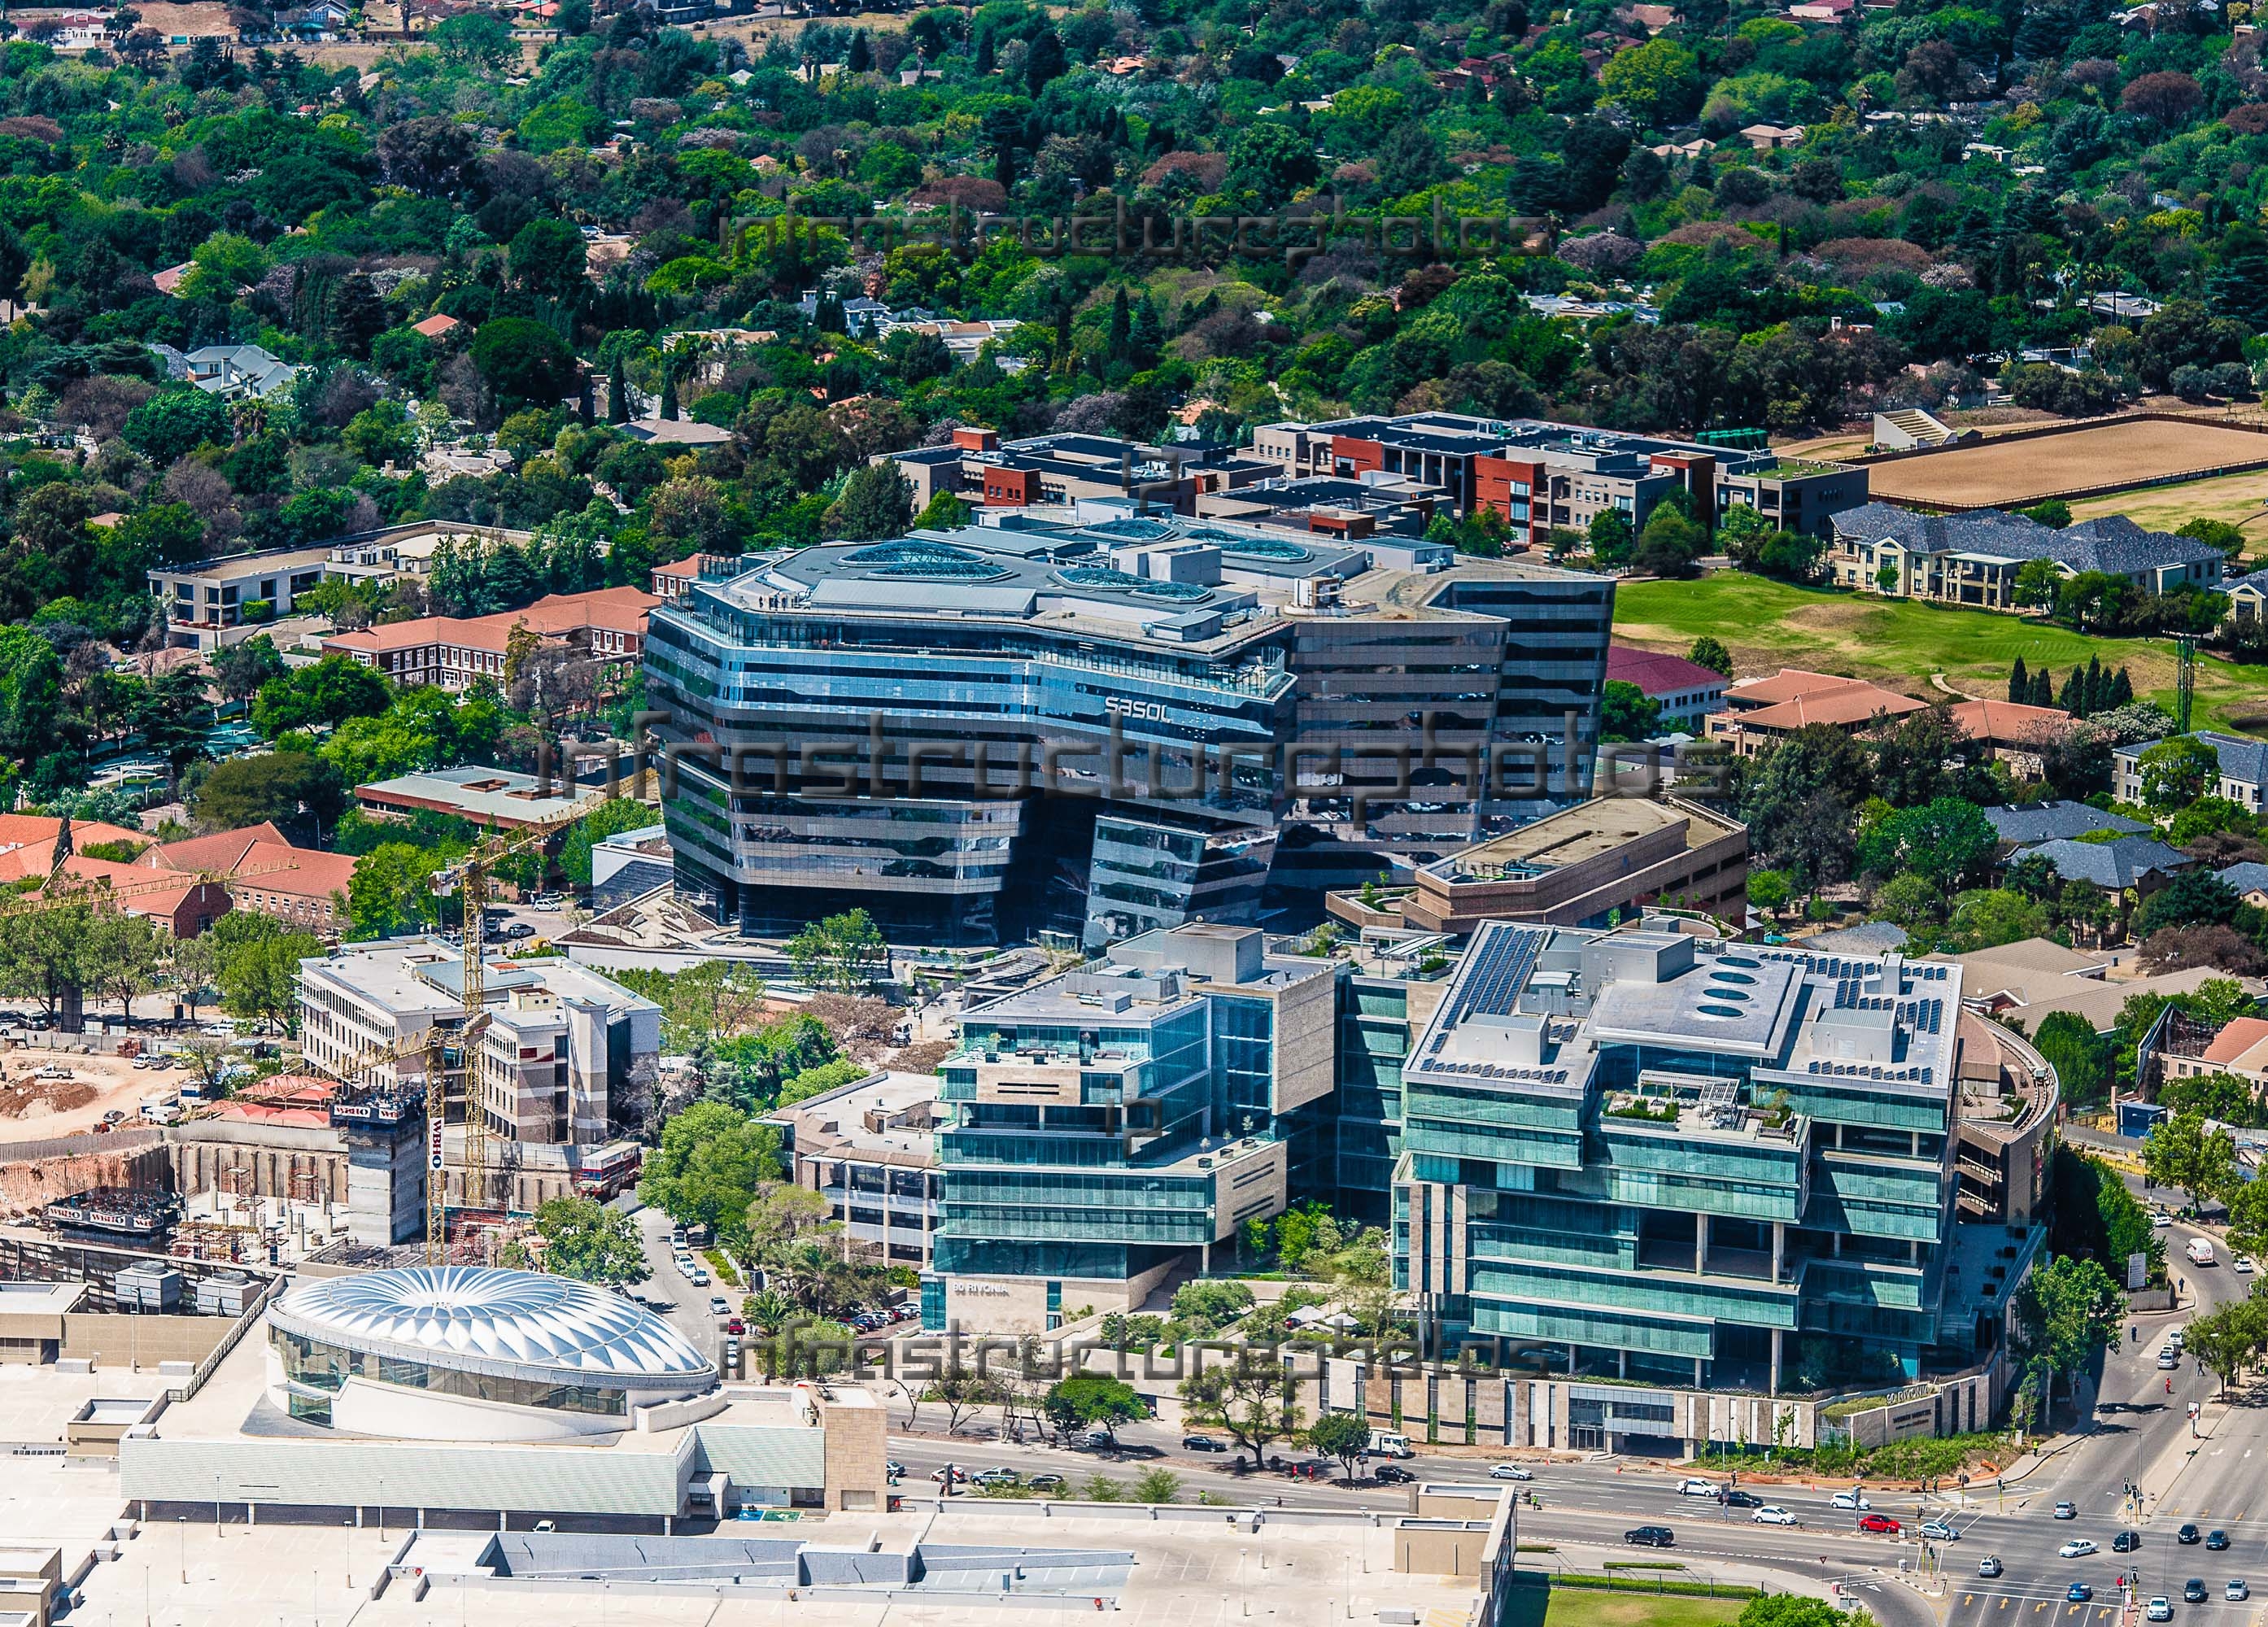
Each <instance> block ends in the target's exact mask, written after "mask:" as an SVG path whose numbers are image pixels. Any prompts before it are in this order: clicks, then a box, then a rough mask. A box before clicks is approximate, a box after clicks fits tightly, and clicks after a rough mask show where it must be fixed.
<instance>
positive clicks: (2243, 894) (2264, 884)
mask: <svg viewBox="0 0 2268 1627" xmlns="http://www.w3.org/2000/svg"><path fill="white" fill-rule="evenodd" d="M2213 880H2216V881H2218V882H2220V884H2221V885H2222V886H2223V887H2228V888H2229V889H2230V890H2231V891H2233V892H2234V893H2235V894H2236V895H2237V897H2239V898H2240V899H2242V900H2243V901H2244V902H2246V903H2248V904H2250V905H2251V906H2252V907H2253V908H2254V909H2268V865H2253V864H2245V865H2230V866H2229V867H2228V869H2226V870H2216V871H2214V872H2213Z"/></svg>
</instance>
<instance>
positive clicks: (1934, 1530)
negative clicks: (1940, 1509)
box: [1921, 1520, 1961, 1542]
mask: <svg viewBox="0 0 2268 1627" xmlns="http://www.w3.org/2000/svg"><path fill="white" fill-rule="evenodd" d="M1921 1534H1922V1535H1924V1536H1926V1537H1927V1538H1928V1539H1929V1540H1930V1541H1931V1542H1959V1541H1960V1540H1961V1528H1960V1527H1959V1526H1957V1525H1955V1524H1954V1523H1953V1522H1952V1521H1950V1520H1924V1521H1922V1527H1921Z"/></svg>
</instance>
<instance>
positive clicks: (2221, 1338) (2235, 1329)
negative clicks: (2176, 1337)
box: [2182, 1238, 2268, 1390]
mask: <svg viewBox="0 0 2268 1627" xmlns="http://www.w3.org/2000/svg"><path fill="white" fill-rule="evenodd" d="M2234 1246H2235V1241H2234V1239H2233V1238H2232V1240H2231V1247H2234ZM2182 1331H2183V1344H2184V1345H2185V1347H2186V1348H2187V1349H2188V1351H2189V1352H2190V1354H2191V1355H2192V1356H2195V1357H2196V1358H2198V1366H2202V1367H2204V1368H2205V1370H2206V1371H2207V1372H2209V1373H2212V1374H2213V1376H2214V1377H2216V1378H2218V1379H2219V1380H2220V1387H2221V1388H2222V1389H2224V1390H2226V1389H2227V1388H2228V1387H2229V1386H2230V1385H2231V1384H2233V1383H2235V1381H2236V1378H2237V1375H2238V1374H2240V1373H2242V1372H2243V1371H2244V1370H2245V1369H2246V1368H2247V1367H2249V1366H2251V1365H2252V1362H2253V1359H2254V1358H2256V1357H2257V1356H2258V1355H2259V1353H2260V1351H2261V1348H2262V1345H2263V1344H2264V1343H2268V1315H2264V1314H2263V1307H2262V1304H2261V1301H2259V1300H2258V1299H2239V1300H2236V1301H2235V1302H2234V1303H2233V1304H2229V1305H2224V1306H2222V1307H2220V1308H2219V1309H2217V1310H2213V1311H2208V1312H2206V1313H2205V1314H2204V1315H2202V1316H2192V1317H2191V1318H2190V1320H2189V1321H2188V1322H2187V1323H2186V1324H2185V1325H2184V1327H2183V1330H2182Z"/></svg>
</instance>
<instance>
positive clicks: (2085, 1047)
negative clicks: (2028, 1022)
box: [2032, 1012, 2110, 1108]
mask: <svg viewBox="0 0 2268 1627" xmlns="http://www.w3.org/2000/svg"><path fill="white" fill-rule="evenodd" d="M2032 1048H2033V1049H2035V1050H2036V1051H2038V1052H2039V1053H2040V1056H2042V1057H2043V1059H2044V1060H2045V1061H2046V1063H2047V1064H2048V1065H2049V1066H2050V1067H2051V1068H2053V1069H2054V1070H2055V1071H2056V1079H2057V1080H2058V1083H2059V1084H2060V1085H2061V1086H2062V1093H2063V1099H2064V1101H2066V1102H2067V1103H2069V1104H2070V1105H2071V1106H2072V1107H2073V1108H2088V1107H2091V1106H2093V1105H2094V1104H2095V1103H2096V1102H2099V1101H2102V1100H2103V1099H2104V1097H2105V1095H2106V1093H2108V1092H2109V1090H2110V1053H2109V1050H2108V1049H2107V1048H2106V1047H2105V1046H2104V1044H2103V1042H2102V1039H2101V1038H2100V1037H2099V1036H2098V1035H2097V1034H2095V1028H2094V1027H2093V1025H2091V1024H2090V1023H2088V1021H2087V1020H2086V1019H2084V1018H2082V1017H2080V1016H2078V1015H2077V1014H2076V1013H2074V1012H2049V1013H2048V1014H2047V1015H2046V1016H2044V1017H2043V1018H2041V1019H2040V1027H2039V1032H2038V1033H2037V1034H2034V1035H2033V1036H2032Z"/></svg>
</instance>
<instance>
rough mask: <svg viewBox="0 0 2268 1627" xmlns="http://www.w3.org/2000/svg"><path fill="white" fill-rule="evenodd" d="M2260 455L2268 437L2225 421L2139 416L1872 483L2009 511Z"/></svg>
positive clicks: (1986, 449)
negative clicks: (2064, 495) (2065, 494)
mask: <svg viewBox="0 0 2268 1627" xmlns="http://www.w3.org/2000/svg"><path fill="white" fill-rule="evenodd" d="M2255 460H2260V461H2268V436H2264V435H2260V434H2257V433H2255V432H2253V431H2246V430H2236V429H2230V428H2228V427H2227V426H2225V425H2222V424H2218V423H2166V422H2163V421H2161V420H2158V419H2139V420H2130V421H2127V422H2124V423H2105V424H2099V425H2096V426H2095V427H2092V428H2088V429H2078V430H2073V431H2070V432H2069V433H2067V434H2062V435H2048V436H2041V437H2039V438H2036V439H2031V440H2019V441H1986V442H1985V444H1984V445H1977V446H1956V447H1955V448H1954V449H1953V450H1952V451H1950V452H1939V453H1929V454H1927V455H1926V456H1923V457H1918V458H1908V459H1904V460H1900V461H1897V462H1893V463H1878V464H1875V465H1874V466H1873V467H1872V468H1871V470H1870V471H1869V474H1870V479H1869V482H1868V483H1869V485H1870V487H1871V489H1872V490H1873V493H1874V496H1875V497H1877V498H1880V499H1882V500H1884V501H1887V502H1892V503H1896V502H1919V503H1931V504H1948V505H1955V506H1960V507H1970V508H1981V507H2000V508H2006V507H2009V506H2011V505H2015V504H2026V503H2035V502H2037V501H2039V500H2040V499H2041V498H2043V497H2053V496H2055V495H2057V494H2058V493H2060V492H2066V491H2078V490H2086V489H2088V488H2089V487H2095V486H2103V485H2108V484H2110V483H2111V482H2116V481H2145V480H2149V479H2152V478H2154V477H2159V476H2164V475H2181V474H2185V473H2189V472H2191V471H2198V472H2202V471H2204V470H2207V469H2214V468H2224V467H2228V465H2230V464H2233V463H2249V462H2252V461H2255Z"/></svg>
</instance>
